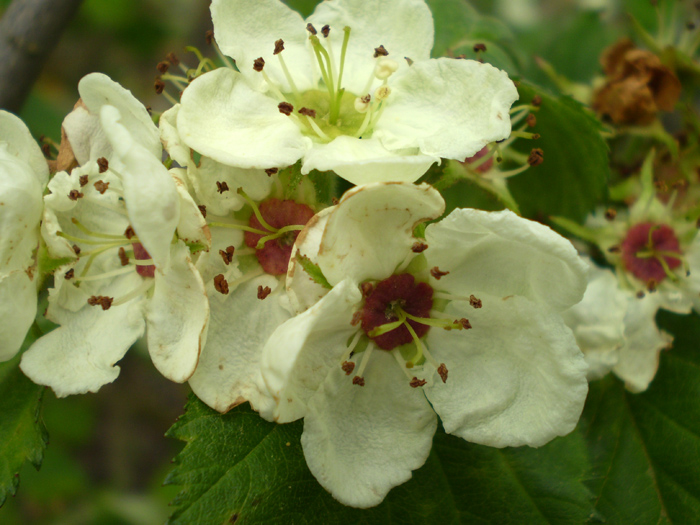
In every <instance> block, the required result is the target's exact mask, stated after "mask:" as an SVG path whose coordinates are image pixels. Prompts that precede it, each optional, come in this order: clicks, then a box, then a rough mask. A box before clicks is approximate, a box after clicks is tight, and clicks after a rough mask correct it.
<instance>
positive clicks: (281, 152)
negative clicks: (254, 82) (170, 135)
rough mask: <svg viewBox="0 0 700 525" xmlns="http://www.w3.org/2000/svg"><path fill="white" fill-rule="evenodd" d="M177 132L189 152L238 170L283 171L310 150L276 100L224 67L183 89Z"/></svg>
mask: <svg viewBox="0 0 700 525" xmlns="http://www.w3.org/2000/svg"><path fill="white" fill-rule="evenodd" d="M177 129H178V131H179V132H180V137H181V138H182V140H183V141H184V142H185V144H187V145H188V146H189V147H190V148H192V149H194V150H197V151H198V152H200V153H201V154H202V155H204V156H206V157H211V158H212V159H214V160H216V161H218V162H221V163H222V164H228V165H229V166H237V167H239V168H257V169H266V168H281V167H286V166H289V165H291V164H294V163H295V162H296V161H297V160H298V159H299V158H301V156H302V155H303V154H304V151H306V149H307V147H309V146H310V140H309V139H305V138H304V137H303V136H302V134H301V131H299V128H298V127H297V126H296V124H294V122H292V120H291V119H290V118H289V117H287V116H285V115H283V114H282V113H280V111H279V109H278V107H277V101H275V100H274V99H273V98H271V97H268V96H266V95H263V94H262V93H258V92H257V91H254V90H253V89H251V87H250V86H249V85H248V84H247V83H246V82H245V81H244V80H243V76H242V75H241V74H240V73H236V72H235V71H232V70H230V69H226V68H219V69H216V70H214V71H211V72H209V73H207V74H206V75H202V76H201V77H197V78H196V79H195V80H194V81H193V82H192V83H191V84H190V85H189V86H188V88H187V89H186V90H185V92H184V93H183V95H182V103H181V107H180V112H179V113H178V117H177Z"/></svg>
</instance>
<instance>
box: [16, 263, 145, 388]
mask: <svg viewBox="0 0 700 525" xmlns="http://www.w3.org/2000/svg"><path fill="white" fill-rule="evenodd" d="M62 280H63V279H62V278H59V279H58V281H62ZM140 282H141V278H140V277H139V276H138V275H137V274H136V272H134V273H133V274H129V275H127V276H125V277H121V278H118V279H115V280H114V281H113V282H112V283H111V284H110V285H109V286H108V287H107V288H105V289H104V291H105V295H115V294H114V292H117V293H119V292H120V291H122V292H123V291H124V290H130V289H133V288H135V287H136V286H138V283H140ZM59 291H60V289H59V288H57V289H54V290H50V292H49V294H50V295H49V302H50V305H49V315H50V317H51V320H53V321H55V322H57V323H59V324H60V325H61V326H60V327H58V328H56V329H55V330H54V331H52V332H49V333H48V334H46V335H45V336H43V337H40V338H39V339H37V341H36V342H35V343H34V344H33V345H32V346H31V347H30V348H29V350H27V351H26V352H25V353H24V354H23V355H22V362H21V364H20V368H21V369H22V371H23V372H24V373H25V374H26V375H27V376H28V377H29V378H30V379H31V380H32V381H34V382H35V383H38V384H40V385H46V386H50V387H51V388H52V389H53V390H54V392H55V393H56V395H57V396H58V397H65V396H69V395H72V394H84V393H86V392H97V391H98V390H99V389H100V387H102V386H103V385H105V384H107V383H111V382H112V381H114V380H115V379H116V378H117V376H118V375H119V367H118V366H116V363H117V362H118V361H119V360H120V359H121V358H122V357H124V354H125V353H126V351H127V350H128V349H129V347H130V346H131V345H132V344H133V343H134V342H135V341H136V340H137V339H138V338H139V337H141V336H142V335H143V332H144V329H145V322H144V320H143V308H144V302H143V298H142V297H137V298H135V299H132V300H131V301H129V302H128V303H125V304H123V305H120V306H113V307H112V308H110V309H109V310H102V308H100V307H99V306H88V305H87V304H86V305H85V306H84V307H83V308H82V309H80V310H79V311H78V312H72V311H69V310H65V309H64V308H63V307H62V305H60V304H57V303H56V302H55V301H56V297H57V296H58V295H59Z"/></svg>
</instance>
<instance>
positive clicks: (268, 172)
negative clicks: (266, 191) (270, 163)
mask: <svg viewBox="0 0 700 525" xmlns="http://www.w3.org/2000/svg"><path fill="white" fill-rule="evenodd" d="M278 171H279V169H277V168H268V169H266V170H265V173H267V176H268V177H271V176H273V175H274V174H275V173H277V172H278Z"/></svg>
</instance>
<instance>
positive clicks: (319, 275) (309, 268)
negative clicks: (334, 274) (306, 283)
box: [297, 252, 333, 290]
mask: <svg viewBox="0 0 700 525" xmlns="http://www.w3.org/2000/svg"><path fill="white" fill-rule="evenodd" d="M297 261H299V264H301V267H302V268H303V269H304V271H305V272H306V273H307V274H309V277H311V279H313V281H314V282H315V283H316V284H320V285H321V286H323V287H324V288H328V289H329V290H330V289H331V288H333V287H332V286H331V283H329V282H328V279H326V276H325V275H323V272H322V271H321V268H319V266H318V264H314V263H313V262H311V259H309V258H308V257H307V256H306V255H302V254H301V253H299V252H297Z"/></svg>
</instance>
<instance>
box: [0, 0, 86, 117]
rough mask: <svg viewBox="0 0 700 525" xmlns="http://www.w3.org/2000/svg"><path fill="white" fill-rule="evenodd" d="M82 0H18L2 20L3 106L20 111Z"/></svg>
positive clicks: (0, 79) (0, 90) (0, 70)
mask: <svg viewBox="0 0 700 525" xmlns="http://www.w3.org/2000/svg"><path fill="white" fill-rule="evenodd" d="M81 3H82V0H14V1H13V2H12V4H11V5H10V6H9V7H8V8H7V11H5V15H4V16H3V17H2V20H0V108H4V109H7V110H9V111H13V112H18V111H19V110H20V109H21V107H22V105H23V104H24V101H25V99H26V98H27V96H28V95H29V91H30V89H31V87H32V85H33V84H34V81H35V80H36V78H37V77H38V76H39V73H40V72H41V68H42V66H43V65H44V62H45V61H46V59H47V57H48V56H49V54H50V52H51V51H52V50H53V49H54V47H55V46H56V43H57V42H58V40H59V38H60V36H61V33H62V32H63V29H64V28H65V27H66V26H67V25H68V22H70V20H71V19H72V18H73V15H75V12H76V11H77V10H78V7H80V4H81Z"/></svg>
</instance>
